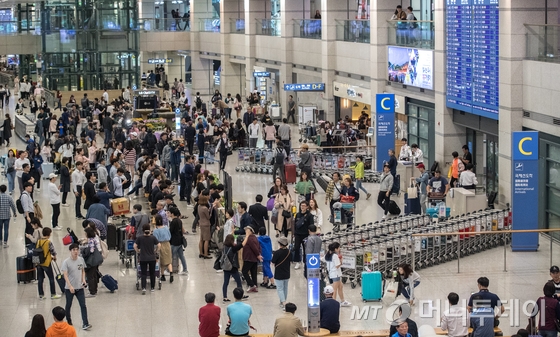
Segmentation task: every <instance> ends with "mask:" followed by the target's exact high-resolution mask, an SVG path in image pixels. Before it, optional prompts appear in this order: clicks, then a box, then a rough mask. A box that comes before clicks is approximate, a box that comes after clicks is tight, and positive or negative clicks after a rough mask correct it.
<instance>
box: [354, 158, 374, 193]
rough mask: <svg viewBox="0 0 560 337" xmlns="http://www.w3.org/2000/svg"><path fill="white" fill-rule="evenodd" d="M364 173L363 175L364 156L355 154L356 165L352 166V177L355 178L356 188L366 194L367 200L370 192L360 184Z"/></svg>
mask: <svg viewBox="0 0 560 337" xmlns="http://www.w3.org/2000/svg"><path fill="white" fill-rule="evenodd" d="M364 175H365V168H364V157H363V156H356V166H355V167H354V177H355V178H356V190H358V191H360V190H362V191H364V192H365V194H366V195H367V198H366V200H368V199H369V197H371V193H368V191H367V190H366V189H365V187H364V186H362V180H363V179H364Z"/></svg>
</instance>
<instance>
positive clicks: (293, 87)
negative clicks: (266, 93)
mask: <svg viewBox="0 0 560 337" xmlns="http://www.w3.org/2000/svg"><path fill="white" fill-rule="evenodd" d="M284 91H325V83H292V84H284Z"/></svg>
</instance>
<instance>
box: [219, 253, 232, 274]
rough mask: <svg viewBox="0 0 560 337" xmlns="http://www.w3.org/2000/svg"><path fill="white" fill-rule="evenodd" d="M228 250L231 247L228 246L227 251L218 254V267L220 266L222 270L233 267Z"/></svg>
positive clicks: (229, 269)
mask: <svg viewBox="0 0 560 337" xmlns="http://www.w3.org/2000/svg"><path fill="white" fill-rule="evenodd" d="M230 250H231V247H229V249H228V250H227V252H224V253H223V254H222V256H220V268H222V270H223V271H231V270H232V269H233V264H232V263H231V260H230V258H229V257H228V254H229V251H230Z"/></svg>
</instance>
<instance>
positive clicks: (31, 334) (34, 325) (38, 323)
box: [25, 314, 47, 337]
mask: <svg viewBox="0 0 560 337" xmlns="http://www.w3.org/2000/svg"><path fill="white" fill-rule="evenodd" d="M46 334H47V327H46V326H45V318H44V317H43V315H41V314H36V315H35V316H33V319H32V320H31V328H30V329H29V331H27V332H26V333H25V337H45V335H46Z"/></svg>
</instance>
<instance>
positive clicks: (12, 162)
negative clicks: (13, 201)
mask: <svg viewBox="0 0 560 337" xmlns="http://www.w3.org/2000/svg"><path fill="white" fill-rule="evenodd" d="M16 159H17V158H16V153H15V152H14V150H12V149H10V150H8V158H6V165H5V166H4V169H5V172H4V173H5V174H6V177H7V178H8V190H9V191H10V195H12V193H13V192H14V188H15V181H16Z"/></svg>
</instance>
